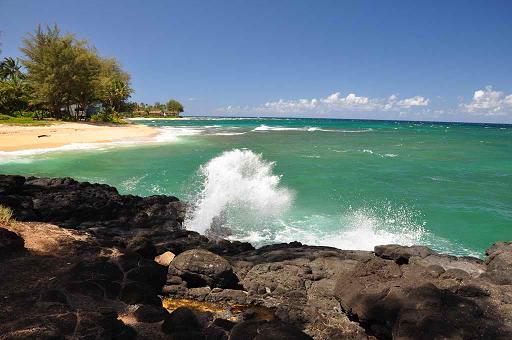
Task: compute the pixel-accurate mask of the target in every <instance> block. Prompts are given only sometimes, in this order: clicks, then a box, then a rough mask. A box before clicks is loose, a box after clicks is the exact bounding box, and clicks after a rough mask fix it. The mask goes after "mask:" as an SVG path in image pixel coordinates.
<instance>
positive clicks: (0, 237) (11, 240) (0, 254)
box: [0, 228, 25, 260]
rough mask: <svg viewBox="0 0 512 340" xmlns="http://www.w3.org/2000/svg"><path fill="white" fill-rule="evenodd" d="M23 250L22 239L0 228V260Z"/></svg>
mask: <svg viewBox="0 0 512 340" xmlns="http://www.w3.org/2000/svg"><path fill="white" fill-rule="evenodd" d="M24 249H25V247H24V241H23V238H21V237H20V236H19V235H18V234H16V233H15V232H12V231H10V230H7V229H5V228H0V260H1V259H3V258H4V257H7V256H10V255H12V254H15V253H17V252H20V251H22V250H24Z"/></svg>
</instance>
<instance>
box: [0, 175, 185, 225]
mask: <svg viewBox="0 0 512 340" xmlns="http://www.w3.org/2000/svg"><path fill="white" fill-rule="evenodd" d="M0 193H2V194H1V195H0V204H2V205H5V206H8V207H10V208H11V209H12V210H13V217H14V218H16V219H17V220H20V221H44V222H53V223H57V224H60V225H65V226H70V227H74V228H78V227H80V226H81V225H83V226H84V227H86V228H89V227H93V226H96V227H99V226H104V227H107V228H113V227H117V228H124V229H126V228H154V227H157V226H159V227H168V228H171V229H179V228H180V226H181V223H182V221H183V218H184V214H183V212H184V209H185V208H184V204H183V203H181V202H180V201H179V200H178V199H177V198H176V197H173V196H150V197H144V198H143V197H137V196H132V195H120V194H119V193H118V192H117V190H116V189H115V188H113V187H111V186H108V185H105V184H90V183H88V182H82V183H79V182H77V181H75V180H73V179H71V178H35V177H27V178H26V179H25V178H23V177H21V176H10V175H0Z"/></svg>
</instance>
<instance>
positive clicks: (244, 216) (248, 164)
mask: <svg viewBox="0 0 512 340" xmlns="http://www.w3.org/2000/svg"><path fill="white" fill-rule="evenodd" d="M273 165H274V164H273V163H272V162H269V161H266V160H264V159H263V158H262V157H261V155H259V154H256V153H254V152H252V151H250V150H240V149H234V150H231V151H226V152H224V153H222V154H221V155H220V156H218V157H215V158H213V159H212V160H210V161H209V162H208V163H206V164H204V165H202V166H201V167H200V169H199V172H198V175H199V176H200V178H201V180H202V185H201V191H200V192H198V193H197V194H196V195H195V198H194V199H193V202H194V203H193V206H192V212H191V213H190V214H189V215H188V217H187V219H186V221H185V226H186V227H187V229H190V230H195V231H198V232H201V233H204V232H206V231H208V230H209V229H215V227H227V228H230V229H232V227H233V226H240V225H251V226H252V227H253V228H255V229H257V228H258V227H263V226H264V225H265V224H266V223H267V222H268V223H271V222H272V221H275V220H276V219H277V218H278V217H279V216H280V215H281V214H282V213H283V212H285V211H286V210H287V209H288V208H289V207H290V206H291V203H292V200H293V194H292V192H291V191H290V190H289V189H287V188H285V187H283V186H281V185H280V180H281V177H280V176H278V175H275V174H273V172H272V170H273Z"/></svg>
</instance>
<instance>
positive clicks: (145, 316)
mask: <svg viewBox="0 0 512 340" xmlns="http://www.w3.org/2000/svg"><path fill="white" fill-rule="evenodd" d="M168 314H169V313H168V312H167V310H166V309H165V308H163V307H161V306H152V305H141V306H139V307H138V308H137V310H135V312H134V313H133V315H134V316H135V319H136V320H137V321H138V322H159V321H162V320H164V319H165V318H166V316H167V315H168Z"/></svg>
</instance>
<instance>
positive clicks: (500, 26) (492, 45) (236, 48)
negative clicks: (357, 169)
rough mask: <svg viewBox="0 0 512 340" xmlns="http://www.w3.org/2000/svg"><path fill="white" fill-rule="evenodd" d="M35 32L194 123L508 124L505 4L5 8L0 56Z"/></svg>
mask: <svg viewBox="0 0 512 340" xmlns="http://www.w3.org/2000/svg"><path fill="white" fill-rule="evenodd" d="M38 24H43V25H45V24H50V25H53V24H57V25H59V26H60V28H61V29H62V31H64V32H69V33H74V34H75V35H76V36H77V37H78V38H82V39H87V40H88V41H89V42H90V43H91V44H92V45H94V46H95V47H96V48H97V50H98V52H99V53H100V54H101V55H104V56H109V57H116V58H117V59H118V60H119V61H120V63H121V64H122V65H123V67H124V69H125V70H126V71H128V72H129V73H130V74H131V77H132V87H133V88H134V90H135V93H134V94H133V95H132V98H131V100H134V101H137V102H145V103H154V102H156V101H159V102H165V101H167V100H168V99H170V98H176V99H178V100H179V101H181V102H182V103H183V104H184V106H185V111H186V112H185V113H186V114H187V115H215V116H222V115H227V116H276V117H294V116H297V117H318V118H326V117H335V118H365V119H405V120H437V121H470V122H495V123H512V1H509V0H502V1H498V0H496V1H492V0H489V1H469V0H466V1H457V0H450V1H446V0H444V1H400V0H394V1H385V0H383V1H364V0H361V1H327V0H325V1H322V0H318V1H313V0H311V1H300V0H295V1H292V0H290V1H284V0H260V1H249V0H247V1H230V0H224V1H213V0H212V1H190V0H189V1H179V2H178V1H156V0H153V1H135V0H134V1H127V0H123V1H98V0H88V1H57V0H46V1H36V0H34V1H26V0H0V31H1V32H2V33H1V36H0V42H1V44H2V45H1V47H0V48H1V50H2V52H1V54H0V57H5V56H14V57H22V55H21V53H20V51H19V47H20V45H21V40H22V39H23V37H24V36H25V35H26V34H27V33H28V32H31V31H33V30H34V29H35V28H36V26H37V25H38Z"/></svg>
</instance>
